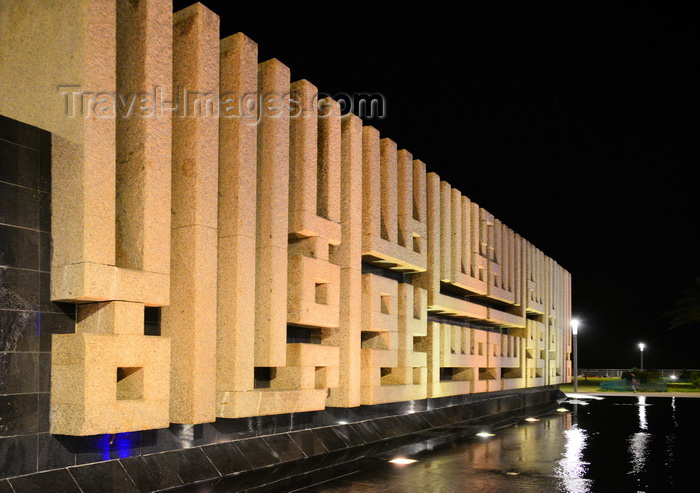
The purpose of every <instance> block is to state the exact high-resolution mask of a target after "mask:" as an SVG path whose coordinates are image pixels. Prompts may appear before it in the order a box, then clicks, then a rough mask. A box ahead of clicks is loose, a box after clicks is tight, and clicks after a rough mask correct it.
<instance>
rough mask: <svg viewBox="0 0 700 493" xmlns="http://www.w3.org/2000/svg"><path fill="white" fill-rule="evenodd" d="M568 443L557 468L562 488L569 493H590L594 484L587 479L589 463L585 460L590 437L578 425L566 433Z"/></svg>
mask: <svg viewBox="0 0 700 493" xmlns="http://www.w3.org/2000/svg"><path fill="white" fill-rule="evenodd" d="M564 438H565V439H566V443H565V445H564V453H563V454H562V458H561V459H560V460H559V462H558V464H557V468H556V475H557V477H558V478H560V480H561V487H562V488H563V490H564V491H566V492H567V493H589V492H590V491H592V490H591V486H592V484H593V482H592V481H591V480H590V479H585V478H584V476H585V474H586V470H587V466H588V464H589V463H588V462H585V461H584V460H583V451H584V449H585V448H586V441H587V439H588V435H587V434H586V430H584V429H581V428H579V427H578V425H573V426H572V428H571V429H569V430H565V431H564Z"/></svg>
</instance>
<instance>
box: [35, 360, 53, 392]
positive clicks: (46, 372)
mask: <svg viewBox="0 0 700 493" xmlns="http://www.w3.org/2000/svg"><path fill="white" fill-rule="evenodd" d="M37 354H38V357H39V392H50V391H51V353H37Z"/></svg>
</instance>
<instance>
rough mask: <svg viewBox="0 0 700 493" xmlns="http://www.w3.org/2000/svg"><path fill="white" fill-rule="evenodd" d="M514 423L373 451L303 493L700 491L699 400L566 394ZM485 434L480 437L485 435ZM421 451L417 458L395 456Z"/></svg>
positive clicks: (466, 429)
mask: <svg viewBox="0 0 700 493" xmlns="http://www.w3.org/2000/svg"><path fill="white" fill-rule="evenodd" d="M559 407H560V408H565V409H566V410H567V411H563V410H560V411H557V410H556V409H555V410H553V411H552V412H550V413H548V414H545V415H541V416H537V418H539V421H537V420H530V421H526V420H525V418H527V416H522V417H520V418H519V419H518V420H517V422H516V423H515V424H513V425H510V426H506V427H498V426H494V425H492V426H483V425H482V426H481V428H483V429H481V428H480V427H479V426H474V425H469V426H463V427H456V428H453V429H452V430H451V435H450V436H449V438H448V439H445V438H446V437H445V436H442V437H439V436H436V437H426V439H425V440H424V441H422V442H420V443H416V444H412V445H411V446H407V447H404V448H403V449H400V450H397V451H392V452H390V453H384V454H383V455H382V456H381V457H375V458H372V459H366V460H365V462H364V463H363V464H362V467H361V470H360V471H357V472H354V473H350V474H348V475H346V476H344V477H342V478H339V479H335V480H332V481H328V482H326V483H323V484H318V485H315V486H311V487H308V488H304V489H302V490H299V491H303V492H311V491H314V492H383V493H393V492H397V493H398V492H433V491H436V492H472V491H473V492H479V493H490V492H514V493H516V492H538V493H547V492H565V493H588V492H591V493H594V492H595V493H597V492H614V493H620V492H645V493H648V492H658V491H663V492H675V491H679V492H691V491H700V485H699V484H698V482H697V479H698V477H697V476H698V474H700V454H698V451H700V399H694V398H675V397H647V396H633V397H610V398H605V399H604V400H597V401H596V400H593V401H571V400H570V401H567V402H564V403H562V404H561V405H560V406H559ZM477 434H479V435H477ZM396 457H402V458H410V459H417V461H416V462H414V463H410V464H394V463H389V462H388V461H389V460H390V459H392V458H396Z"/></svg>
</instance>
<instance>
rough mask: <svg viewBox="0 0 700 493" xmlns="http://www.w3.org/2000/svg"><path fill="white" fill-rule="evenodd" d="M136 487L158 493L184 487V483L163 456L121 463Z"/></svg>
mask: <svg viewBox="0 0 700 493" xmlns="http://www.w3.org/2000/svg"><path fill="white" fill-rule="evenodd" d="M120 462H121V463H122V466H123V467H124V469H125V470H126V472H127V474H128V475H129V477H130V478H131V480H132V481H133V482H134V484H135V485H136V487H137V488H138V489H139V490H140V491H142V492H145V491H156V490H165V489H168V488H174V487H175V486H180V485H182V481H181V480H180V478H179V476H178V475H177V473H176V472H175V470H174V469H173V468H172V466H171V465H170V463H169V462H168V460H167V459H166V458H165V457H163V455H162V454H152V455H144V456H141V457H130V458H127V459H122V460H121V461H120Z"/></svg>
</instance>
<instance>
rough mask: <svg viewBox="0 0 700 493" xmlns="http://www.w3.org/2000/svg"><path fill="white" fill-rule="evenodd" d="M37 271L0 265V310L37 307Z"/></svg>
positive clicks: (34, 308)
mask: <svg viewBox="0 0 700 493" xmlns="http://www.w3.org/2000/svg"><path fill="white" fill-rule="evenodd" d="M39 289H40V284H39V272H36V271H30V270H21V269H14V268H10V267H1V266H0V293H1V294H0V310H2V309H5V310H32V311H38V309H39Z"/></svg>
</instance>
